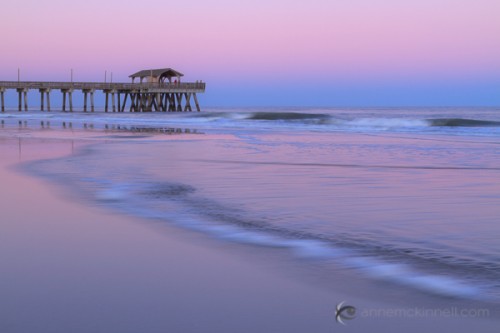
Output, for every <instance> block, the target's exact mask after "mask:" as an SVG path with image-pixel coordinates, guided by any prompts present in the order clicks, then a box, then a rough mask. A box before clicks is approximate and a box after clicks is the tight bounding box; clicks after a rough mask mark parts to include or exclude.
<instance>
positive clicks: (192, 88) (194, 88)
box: [0, 81, 205, 92]
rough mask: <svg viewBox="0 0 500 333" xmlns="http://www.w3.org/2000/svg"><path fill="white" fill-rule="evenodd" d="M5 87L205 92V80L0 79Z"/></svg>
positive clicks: (0, 86)
mask: <svg viewBox="0 0 500 333" xmlns="http://www.w3.org/2000/svg"><path fill="white" fill-rule="evenodd" d="M0 88H4V89H68V90H71V89H75V90H116V91H118V90H121V91H149V92H204V91H205V83H204V82H182V83H111V82H48V81H0Z"/></svg>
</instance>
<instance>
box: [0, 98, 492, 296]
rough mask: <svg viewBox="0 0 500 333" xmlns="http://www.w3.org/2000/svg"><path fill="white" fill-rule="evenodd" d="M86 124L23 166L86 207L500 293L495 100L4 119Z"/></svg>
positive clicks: (388, 274) (406, 280) (400, 277)
mask: <svg viewBox="0 0 500 333" xmlns="http://www.w3.org/2000/svg"><path fill="white" fill-rule="evenodd" d="M0 118H1V121H2V126H3V127H14V128H20V129H24V128H33V127H36V128H41V129H44V130H46V131H63V130H65V131H73V130H88V131H95V132H96V133H100V134H99V135H97V136H96V138H99V139H100V140H98V141H96V143H95V144H93V145H89V146H87V147H86V148H85V149H83V150H81V151H79V152H78V153H77V154H74V155H73V156H68V157H65V158H62V159H56V160H49V161H38V162H34V163H31V164H29V165H28V166H25V168H27V169H29V171H30V172H32V173H35V174H36V175H39V176H43V177H47V178H49V179H51V180H53V181H56V182H59V183H60V184H64V186H66V187H68V188H70V190H71V191H72V192H73V193H75V195H78V196H80V197H81V198H83V199H84V200H86V201H87V202H91V203H94V204H98V205H101V206H103V207H106V208H108V209H113V210H117V211H120V212H121V213H124V214H131V215H134V216H139V217H142V218H144V219H148V220H154V221H160V222H161V223H168V224H172V225H176V226H178V227H180V228H189V229H192V230H195V231H196V232H200V233H203V234H206V235H208V236H209V237H213V238H215V239H218V240H220V242H232V243H245V244H253V245H255V246H260V247H271V248H281V249H284V250H285V251H287V252H288V253H289V254H290V255H291V256H293V257H296V258H301V259H303V260H304V262H308V261H315V262H320V263H321V265H325V266H328V265H333V266H336V267H343V268H345V269H349V270H353V271H355V272H357V274H358V275H359V276H363V277H364V278H366V279H374V280H382V281H388V282H389V283H394V284H397V285H400V286H404V287H405V288H411V289H414V290H416V291H418V292H423V293H430V294H435V295H441V296H445V297H450V296H451V297H456V298H465V299H475V300H483V301H488V302H493V303H497V304H498V303H500V284H499V282H498V281H500V241H499V239H500V109H498V108H496V109H495V108H392V109H373V108H367V109H354V108H353V109H318V108H316V109H298V108H280V109H276V108H273V109H271V108H269V109H264V108H261V109H230V108H228V109H211V110H206V111H203V112H200V113H192V112H187V113H141V114H136V113H123V114H120V113H103V112H96V113H94V114H90V113H82V112H74V113H60V112H51V113H42V112H28V113H23V112H21V113H13V112H12V113H7V114H5V115H1V116H0Z"/></svg>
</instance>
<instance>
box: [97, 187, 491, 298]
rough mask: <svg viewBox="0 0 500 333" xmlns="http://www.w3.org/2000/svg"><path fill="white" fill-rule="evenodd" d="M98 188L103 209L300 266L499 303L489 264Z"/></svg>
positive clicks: (202, 204)
mask: <svg viewBox="0 0 500 333" xmlns="http://www.w3.org/2000/svg"><path fill="white" fill-rule="evenodd" d="M98 188H99V191H98V192H96V194H95V199H96V200H97V201H99V202H100V203H102V204H104V205H110V206H112V207H113V208H115V209H119V210H122V211H123V212H126V213H128V214H133V215H137V216H139V217H142V218H152V219H155V220H161V221H164V222H167V223H173V224H174V225H176V226H178V227H181V228H185V229H189V230H194V231H197V232H201V233H204V234H206V235H209V236H212V237H215V238H217V239H220V240H224V241H230V242H233V243H241V244H250V245H255V246H263V247H270V248H285V249H288V250H289V251H290V253H291V254H292V255H293V256H295V257H297V258H300V259H302V260H313V261H319V262H323V263H325V264H328V263H336V264H337V265H341V266H344V267H347V268H350V269H355V270H359V271H360V272H362V273H364V275H366V276H369V277H371V278H375V279H380V280H387V281H390V282H393V283H396V284H401V285H405V286H408V287H411V288H415V289H418V290H421V291H424V292H427V293H431V294H436V295H441V296H446V297H456V298H468V299H480V300H489V301H491V297H493V296H494V297H493V298H494V299H496V298H500V291H497V290H496V289H495V288H494V284H495V283H494V282H491V281H497V280H498V279H499V278H500V265H495V264H492V263H491V262H481V261H480V260H476V261H472V260H463V259H461V258H459V257H454V256H450V255H443V254H440V253H437V252H436V253H433V252H430V251H429V250H427V249H420V250H419V249H418V248H411V249H410V248H401V247H397V246H394V244H384V243H381V242H377V241H375V240H373V239H365V238H362V237H361V238H360V237H359V236H357V237H356V236H349V235H348V234H337V235H335V236H331V235H330V236H328V235H323V234H315V233H314V232H310V231H302V230H295V229H288V228H286V227H283V226H276V225H273V224H272V223H271V222H269V221H267V220H266V219H265V218H256V217H253V218H252V217H251V215H248V212H244V211H239V210H235V209H233V208H230V207H225V206H224V205H223V204H221V203H218V202H217V201H215V200H212V199H208V198H204V197H202V196H199V195H198V194H197V189H196V188H194V187H193V186H191V185H188V184H182V183H178V182H163V183H155V182H150V183H144V182H142V183H135V184H133V183H132V184H131V183H127V184H106V185H105V186H103V183H102V182H99V184H98ZM172 203H173V204H174V205H175V206H172ZM492 286H493V287H492Z"/></svg>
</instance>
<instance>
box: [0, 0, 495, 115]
mask: <svg viewBox="0 0 500 333" xmlns="http://www.w3.org/2000/svg"><path fill="white" fill-rule="evenodd" d="M499 13H500V1H499V0H308V1H297V0H239V1H234V0H232V1H230V0H182V1H179V0H176V1H169V0H141V1H136V0H86V1H67V0H44V1H40V0H23V1H19V0H2V5H1V9H0V29H1V31H2V40H1V42H0V50H1V52H0V60H1V61H0V80H16V79H17V68H21V79H22V80H69V78H70V69H71V68H73V70H74V80H75V81H102V80H104V71H105V70H108V72H111V71H112V72H113V77H114V81H128V75H129V74H131V73H133V72H135V71H137V70H139V69H147V68H162V67H172V68H175V69H178V70H179V71H181V72H183V73H184V74H185V80H186V81H195V80H200V79H201V80H203V81H205V82H207V92H206V93H205V94H204V95H203V96H200V97H201V100H202V103H203V104H204V105H211V106H268V105H269V106H273V105H281V106H292V105H296V106H422V105H435V106H457V105H464V106H471V105H472V106H473V105H476V106H483V105H484V106H498V105H500V37H499V36H500V19H498V17H499Z"/></svg>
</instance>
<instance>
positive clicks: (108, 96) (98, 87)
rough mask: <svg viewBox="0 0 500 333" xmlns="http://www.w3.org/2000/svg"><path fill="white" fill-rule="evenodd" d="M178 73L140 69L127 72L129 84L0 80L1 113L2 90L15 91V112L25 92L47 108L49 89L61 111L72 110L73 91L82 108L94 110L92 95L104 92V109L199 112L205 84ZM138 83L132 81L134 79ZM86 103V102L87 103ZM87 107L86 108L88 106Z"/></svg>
mask: <svg viewBox="0 0 500 333" xmlns="http://www.w3.org/2000/svg"><path fill="white" fill-rule="evenodd" d="M182 76H184V75H183V74H182V73H180V72H178V71H176V70H173V69H171V68H163V69H149V70H142V71H139V72H137V73H135V74H132V75H130V76H129V77H130V78H131V79H132V82H131V83H112V82H109V83H108V82H73V81H71V82H47V81H19V80H18V81H0V108H1V112H5V93H6V91H7V90H9V89H10V90H15V91H16V92H17V94H18V111H23V110H24V111H28V92H29V91H30V90H38V92H39V93H40V110H42V111H50V110H51V104H50V94H51V92H52V91H54V90H55V91H60V92H61V93H62V111H70V112H73V110H74V105H73V93H74V92H75V91H80V92H81V93H83V111H84V112H87V111H89V112H94V111H95V103H94V94H95V93H96V92H102V93H103V94H104V100H105V104H104V112H125V111H129V112H153V111H154V112H187V111H193V107H192V105H191V102H194V107H195V108H196V110H197V111H201V108H200V104H199V102H198V97H197V95H196V94H197V93H203V92H205V83H204V82H201V81H196V82H181V77H182ZM136 79H137V80H139V82H135V80H136ZM88 102H90V104H89V103H88ZM89 106H90V107H89Z"/></svg>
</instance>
